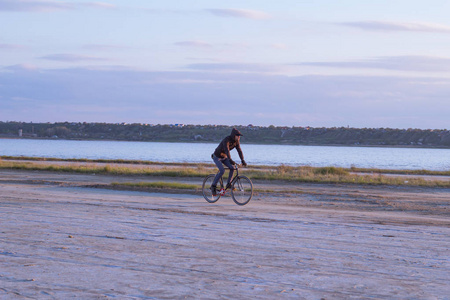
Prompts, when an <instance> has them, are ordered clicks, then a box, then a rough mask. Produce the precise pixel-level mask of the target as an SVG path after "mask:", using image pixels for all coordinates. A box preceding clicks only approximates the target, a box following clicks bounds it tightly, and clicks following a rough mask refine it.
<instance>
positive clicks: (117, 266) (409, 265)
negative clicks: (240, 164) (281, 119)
mask: <svg viewBox="0 0 450 300" xmlns="http://www.w3.org/2000/svg"><path fill="white" fill-rule="evenodd" d="M152 180H154V181H161V180H164V181H170V180H171V181H179V182H187V183H198V181H199V180H201V179H200V178H163V179H161V178H160V177H158V178H151V177H148V176H145V177H140V176H131V177H127V176H110V175H93V174H84V175H83V174H69V173H52V172H39V171H20V170H0V206H1V207H0V220H1V222H2V228H1V230H0V232H1V235H0V298H2V299H66V298H73V297H75V298H83V299H100V298H102V299H110V298H121V299H169V298H170V299H173V298H176V299H180V298H188V299H199V298H201V299H217V298H228V299H229V298H231V299H236V298H258V299H275V298H278V299H279V298H282V299H284V298H286V299H349V298H357V299H368V298H376V299H405V298H408V299H446V297H447V296H448V295H449V294H450V288H449V285H448V282H447V281H448V278H449V277H450V264H449V261H450V257H449V254H448V253H449V251H448V250H449V246H450V211H449V208H450V189H448V188H423V187H420V188H419V187H405V186H402V187H394V186H358V185H338V184H303V183H300V184H292V183H291V184H289V183H285V182H272V181H271V182H263V181H255V182H254V184H255V187H256V188H257V189H259V190H260V192H258V193H257V194H256V195H255V196H254V199H252V201H251V202H250V203H249V204H248V205H246V206H244V207H239V206H237V205H234V204H233V202H232V200H231V199H230V198H229V197H225V198H223V199H220V200H219V202H217V203H216V204H209V203H207V202H206V201H205V200H203V199H202V197H201V196H200V195H199V194H198V192H196V191H192V192H191V193H177V194H176V193H173V191H170V190H159V191H158V193H155V190H153V191H148V192H140V191H126V190H109V189H104V188H98V187H102V186H104V185H107V184H109V183H111V182H130V181H135V182H140V181H152ZM95 187H96V188H95ZM264 190H270V191H271V192H263V191H264ZM261 191H262V192H261Z"/></svg>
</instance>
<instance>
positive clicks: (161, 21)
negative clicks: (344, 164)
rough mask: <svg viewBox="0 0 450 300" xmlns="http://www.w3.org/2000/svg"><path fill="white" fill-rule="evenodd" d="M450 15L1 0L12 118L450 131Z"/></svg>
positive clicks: (334, 7)
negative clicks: (449, 16)
mask: <svg viewBox="0 0 450 300" xmlns="http://www.w3.org/2000/svg"><path fill="white" fill-rule="evenodd" d="M449 12H450V1H447V0H446V1H443V0H442V1H441V0H430V1H422V0H421V1H417V0H409V1H403V0H389V1H385V0H377V1H361V0H343V1H331V0H314V1H313V0H283V1H265V0H253V1H233V0H231V1H216V0H199V1H180V0H177V1H175V0H164V1H149V0H146V1H139V0H128V1H103V2H92V1H88V0H87V1H56V0H54V1H26V0H0V28H2V29H1V30H0V121H24V122H30V121H32V122H59V121H70V122H73V121H76V122H78V121H80V122H84V121H86V122H114V123H115V122H129V123H150V124H171V123H185V124H225V125H247V124H254V125H263V126H268V125H277V126H313V127H334V126H351V127H360V128H363V127H375V128H381V127H390V128H422V129H449V128H450V118H449V115H450V105H449V102H450V101H449V100H450V97H449V96H450V54H449V53H450V20H449V18H448V13H449Z"/></svg>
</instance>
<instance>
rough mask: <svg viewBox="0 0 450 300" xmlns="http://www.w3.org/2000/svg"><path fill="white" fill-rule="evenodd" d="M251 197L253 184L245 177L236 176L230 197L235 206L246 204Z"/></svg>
mask: <svg viewBox="0 0 450 300" xmlns="http://www.w3.org/2000/svg"><path fill="white" fill-rule="evenodd" d="M252 196H253V183H252V181H251V180H250V179H249V178H248V177H246V176H238V177H237V179H236V181H235V182H234V184H233V188H232V189H231V197H232V198H233V201H234V203H236V204H237V205H245V204H247V203H248V202H249V201H250V199H252Z"/></svg>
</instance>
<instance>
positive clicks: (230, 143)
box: [214, 128, 244, 160]
mask: <svg viewBox="0 0 450 300" xmlns="http://www.w3.org/2000/svg"><path fill="white" fill-rule="evenodd" d="M237 135H242V134H241V133H240V132H239V130H237V129H236V128H233V130H231V135H229V136H227V137H225V138H224V139H223V140H222V141H221V142H220V144H219V146H217V148H216V150H215V151H214V155H215V156H216V157H219V158H230V159H231V155H230V150H233V149H234V148H236V150H237V152H238V154H239V157H240V158H241V160H244V154H243V153H242V150H241V145H240V143H239V142H237V141H236V139H235V137H236V136H237Z"/></svg>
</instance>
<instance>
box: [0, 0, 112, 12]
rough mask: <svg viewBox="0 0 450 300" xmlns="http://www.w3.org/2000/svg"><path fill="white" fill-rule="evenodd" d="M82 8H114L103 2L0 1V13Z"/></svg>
mask: <svg viewBox="0 0 450 300" xmlns="http://www.w3.org/2000/svg"><path fill="white" fill-rule="evenodd" d="M83 7H91V8H101V9H105V8H114V7H115V6H114V5H113V4H109V3H104V2H81V3H74V2H68V1H41V0H0V11H22V12H52V11H60V10H74V9H78V8H83Z"/></svg>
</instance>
